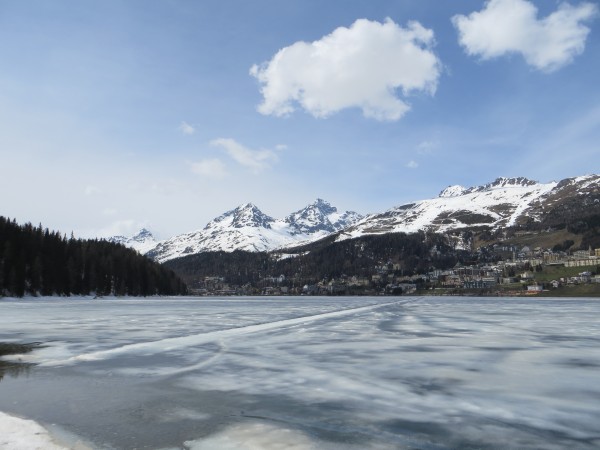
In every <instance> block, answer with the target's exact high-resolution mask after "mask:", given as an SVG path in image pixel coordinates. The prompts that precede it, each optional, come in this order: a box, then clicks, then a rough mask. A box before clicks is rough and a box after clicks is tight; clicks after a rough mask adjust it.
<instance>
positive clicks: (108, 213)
mask: <svg viewBox="0 0 600 450" xmlns="http://www.w3.org/2000/svg"><path fill="white" fill-rule="evenodd" d="M117 212H118V211H117V210H116V209H114V208H104V209H103V210H102V214H103V215H105V216H114V215H115V214H117Z"/></svg>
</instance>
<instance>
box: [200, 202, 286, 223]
mask: <svg viewBox="0 0 600 450" xmlns="http://www.w3.org/2000/svg"><path fill="white" fill-rule="evenodd" d="M274 221H275V219H273V218H272V217H269V216H267V215H266V214H265V213H263V212H262V211H261V210H260V209H258V208H257V207H256V206H255V205H253V204H252V203H245V204H243V205H240V206H238V207H237V208H235V209H232V210H231V211H227V212H226V213H225V214H223V215H222V216H220V217H217V218H216V219H215V220H213V221H212V222H211V223H209V224H208V225H207V226H206V228H213V227H214V226H215V225H217V224H221V225H230V226H232V227H234V228H244V227H255V228H271V223H272V222H274Z"/></svg>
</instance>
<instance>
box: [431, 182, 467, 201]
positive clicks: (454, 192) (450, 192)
mask: <svg viewBox="0 0 600 450" xmlns="http://www.w3.org/2000/svg"><path fill="white" fill-rule="evenodd" d="M466 190H467V189H466V188H464V187H463V186H461V185H460V184H455V185H453V186H448V187H447V188H446V189H444V190H443V191H442V192H440V195H438V197H440V198H448V197H458V196H459V195H463V194H464V193H465V192H466Z"/></svg>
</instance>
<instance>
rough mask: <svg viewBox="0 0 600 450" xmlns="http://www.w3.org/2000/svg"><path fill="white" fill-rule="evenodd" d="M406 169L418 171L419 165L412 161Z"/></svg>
mask: <svg viewBox="0 0 600 450" xmlns="http://www.w3.org/2000/svg"><path fill="white" fill-rule="evenodd" d="M406 167H408V168H409V169H416V168H417V167H419V163H418V162H416V161H414V160H411V161H409V162H408V163H407V164H406Z"/></svg>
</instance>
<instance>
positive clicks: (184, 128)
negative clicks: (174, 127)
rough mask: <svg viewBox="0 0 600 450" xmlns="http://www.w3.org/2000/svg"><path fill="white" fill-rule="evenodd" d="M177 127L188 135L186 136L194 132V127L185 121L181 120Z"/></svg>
mask: <svg viewBox="0 0 600 450" xmlns="http://www.w3.org/2000/svg"><path fill="white" fill-rule="evenodd" d="M178 129H179V131H181V132H182V133H183V134H185V135H188V136H191V135H192V134H194V133H195V132H196V129H195V128H194V127H193V126H191V125H190V124H189V123H187V122H181V125H179V128H178Z"/></svg>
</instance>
